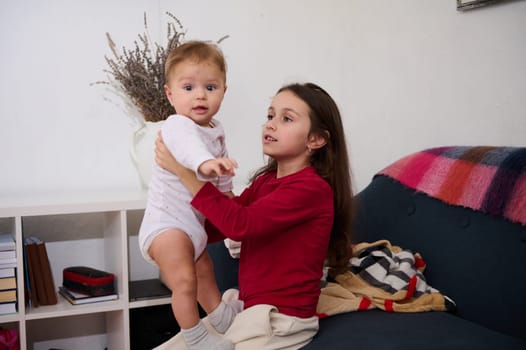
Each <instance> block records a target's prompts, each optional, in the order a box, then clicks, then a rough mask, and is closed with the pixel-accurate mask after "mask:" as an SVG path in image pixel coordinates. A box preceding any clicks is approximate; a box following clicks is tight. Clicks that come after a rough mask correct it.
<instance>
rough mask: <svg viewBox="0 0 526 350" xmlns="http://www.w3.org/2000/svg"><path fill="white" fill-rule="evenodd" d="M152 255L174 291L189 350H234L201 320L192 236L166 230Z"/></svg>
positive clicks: (174, 303)
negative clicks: (214, 334) (209, 331)
mask: <svg viewBox="0 0 526 350" xmlns="http://www.w3.org/2000/svg"><path fill="white" fill-rule="evenodd" d="M149 253H150V256H151V257H152V258H153V259H154V260H155V262H156V263H157V265H158V266H159V269H160V270H161V275H162V278H163V281H164V282H165V283H166V285H167V286H168V288H170V290H171V291H172V311H173V313H174V316H175V319H176V320H177V323H178V324H179V326H180V327H181V333H182V335H183V338H184V339H185V343H186V345H187V346H188V348H189V349H190V350H205V349H211V350H231V349H232V350H233V349H234V345H233V344H232V342H230V341H228V340H224V339H221V338H219V337H217V336H213V335H211V334H210V333H208V331H207V329H206V327H205V326H204V325H203V323H202V322H201V321H200V319H199V311H198V308H197V293H198V292H197V288H198V287H197V283H198V281H197V274H196V265H195V262H194V246H193V244H192V241H191V240H190V238H189V237H188V235H187V234H186V233H184V232H183V231H181V230H177V229H172V230H168V231H165V232H163V233H161V234H160V235H159V236H157V237H156V238H155V239H154V241H153V242H152V245H151V246H150V249H149ZM216 288H217V286H216Z"/></svg>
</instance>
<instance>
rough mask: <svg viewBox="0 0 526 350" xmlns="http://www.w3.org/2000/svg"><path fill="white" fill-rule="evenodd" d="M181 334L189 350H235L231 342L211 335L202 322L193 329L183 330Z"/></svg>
mask: <svg viewBox="0 0 526 350" xmlns="http://www.w3.org/2000/svg"><path fill="white" fill-rule="evenodd" d="M181 333H182V334H183V338H184V342H185V343H186V346H187V347H188V350H234V344H233V343H232V342H231V341H230V340H228V339H223V338H220V337H218V336H216V335H213V334H210V333H209V332H208V330H207V329H206V326H205V325H204V324H203V322H202V321H199V323H197V324H196V325H195V326H193V327H192V328H187V329H182V330H181Z"/></svg>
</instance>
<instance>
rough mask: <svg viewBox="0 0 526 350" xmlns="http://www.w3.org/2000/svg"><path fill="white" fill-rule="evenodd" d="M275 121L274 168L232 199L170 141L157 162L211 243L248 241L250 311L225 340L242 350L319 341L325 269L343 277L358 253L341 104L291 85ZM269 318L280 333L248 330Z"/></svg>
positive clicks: (277, 102)
mask: <svg viewBox="0 0 526 350" xmlns="http://www.w3.org/2000/svg"><path fill="white" fill-rule="evenodd" d="M267 119H268V120H267V122H266V123H265V124H264V126H263V132H262V143H263V152H264V153H265V155H267V156H268V163H267V165H265V166H264V167H262V168H261V169H259V170H258V171H256V173H255V174H254V176H253V177H252V179H251V184H250V186H249V187H248V188H247V189H245V190H244V191H243V193H242V194H241V195H240V196H238V197H234V198H233V199H230V198H228V197H227V196H225V195H224V194H223V193H221V192H219V191H218V190H217V188H215V187H214V186H213V185H212V184H211V183H210V182H202V181H200V180H198V179H197V177H196V175H195V173H194V172H193V171H192V170H190V169H187V168H184V167H183V166H181V165H180V164H179V163H178V162H177V161H176V160H175V159H174V158H173V157H172V156H171V154H170V152H169V151H168V150H167V149H166V147H165V146H164V144H163V143H162V140H160V139H159V140H158V141H157V148H156V161H157V163H158V164H159V165H160V166H161V167H163V168H165V169H167V170H169V171H171V172H173V173H175V174H176V175H177V176H178V177H179V178H180V179H181V181H182V182H183V184H184V185H185V186H186V188H187V189H188V190H189V192H190V193H191V194H192V195H193V196H194V197H193V199H192V201H191V205H192V206H193V207H194V208H195V209H197V210H199V211H200V212H201V213H202V214H203V215H204V216H205V217H206V218H207V225H206V228H207V233H208V236H209V242H212V241H214V240H218V239H222V238H225V237H227V238H230V239H232V240H234V241H239V242H241V255H240V261H239V296H238V298H239V300H241V301H242V302H243V306H244V311H242V312H241V313H240V314H238V315H237V317H236V318H235V319H234V322H233V324H232V325H231V326H230V328H229V329H228V331H227V332H226V333H225V334H224V337H225V338H228V339H230V340H232V341H233V342H234V343H235V344H236V349H244V348H247V349H250V348H252V349H256V348H258V349H259V348H265V349H297V348H300V347H302V346H304V345H306V344H307V343H308V342H310V340H311V339H312V337H313V336H314V335H315V334H316V332H317V330H318V318H317V317H316V315H315V312H316V306H317V303H318V298H319V295H320V279H321V278H322V274H323V266H324V262H326V263H327V265H328V266H329V273H330V274H331V275H332V274H337V273H339V272H341V270H342V269H344V268H345V267H346V266H347V264H348V261H349V259H350V257H351V253H352V248H351V244H350V242H351V240H350V232H351V217H352V215H351V214H352V208H351V206H352V205H351V201H352V185H351V177H350V169H349V160H348V155H347V148H346V142H345V136H344V131H343V126H342V121H341V117H340V113H339V110H338V108H337V106H336V103H335V102H334V100H333V99H332V98H331V97H330V96H329V94H328V93H327V92H325V90H323V89H322V88H320V87H319V86H317V85H315V84H312V83H306V84H291V85H287V86H285V87H283V88H281V89H280V90H279V91H278V92H277V94H276V95H275V96H274V98H273V100H272V102H271V105H270V107H269V109H268V117H267ZM231 170H232V169H228V168H227V167H224V168H223V171H224V172H225V173H228V172H229V171H231ZM226 294H227V293H225V295H226ZM229 295H230V294H229ZM262 314H264V315H268V317H267V319H268V320H267V326H266V327H268V328H267V329H272V332H271V334H269V333H268V332H266V331H264V330H263V329H261V330H257V329H253V326H251V327H247V320H248V322H250V321H253V320H254V319H255V318H258V319H260V316H261V315H262ZM280 327H281V328H280ZM169 342H171V340H170V341H169ZM174 344H175V343H174ZM165 345H166V347H162V349H173V348H174V347H173V346H168V343H165Z"/></svg>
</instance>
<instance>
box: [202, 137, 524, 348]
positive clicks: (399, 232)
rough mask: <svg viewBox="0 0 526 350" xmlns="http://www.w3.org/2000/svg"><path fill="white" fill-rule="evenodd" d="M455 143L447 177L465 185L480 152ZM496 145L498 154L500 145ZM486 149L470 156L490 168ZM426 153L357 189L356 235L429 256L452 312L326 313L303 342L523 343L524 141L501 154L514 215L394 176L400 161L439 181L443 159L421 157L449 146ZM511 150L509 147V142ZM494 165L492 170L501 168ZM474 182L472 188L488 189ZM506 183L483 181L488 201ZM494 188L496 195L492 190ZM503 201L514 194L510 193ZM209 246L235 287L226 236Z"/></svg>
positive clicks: (428, 273)
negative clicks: (509, 159) (509, 160)
mask: <svg viewBox="0 0 526 350" xmlns="http://www.w3.org/2000/svg"><path fill="white" fill-rule="evenodd" d="M462 149H463V150H464V151H465V152H468V153H469V152H471V153H476V151H480V149H478V148H477V149H476V150H475V149H474V148H470V147H464V148H462ZM450 150H451V153H454V152H453V151H455V152H456V154H455V155H454V157H453V158H455V161H454V162H453V163H451V161H450V160H451V159H452V158H447V157H445V159H446V158H447V159H446V161H450V162H449V163H448V166H449V168H448V171H449V172H450V175H451V172H453V170H451V169H453V168H454V166H457V168H456V169H454V172H455V174H454V176H452V177H450V178H449V179H447V181H449V182H447V185H448V186H454V184H455V183H457V185H458V184H459V183H462V184H464V185H465V184H466V182H467V181H468V180H466V179H464V178H463V177H467V176H472V174H473V171H472V170H470V171H467V170H466V168H465V167H464V168H463V169H460V168H462V167H463V166H465V165H466V164H471V163H464V161H466V162H467V161H468V160H469V161H473V159H468V160H466V159H467V158H473V154H468V155H466V156H465V157H464V158H465V159H463V160H462V156H461V153H462V152H460V149H459V148H458V147H455V148H454V149H453V148H450ZM490 150H496V151H495V152H493V153H498V152H497V151H499V150H502V149H501V148H490ZM483 151H484V152H482V153H484V154H485V155H484V156H483V155H482V153H481V152H479V153H480V154H478V156H477V157H475V158H476V159H475V160H474V162H475V163H476V164H475V163H473V164H475V165H476V166H477V167H483V168H484V170H485V171H487V170H488V169H487V167H486V163H485V162H486V161H487V159H485V158H484V157H486V158H487V157H489V156H491V155H492V154H491V152H489V151H488V149H484V150H483ZM426 152H428V153H427V154H424V153H425V152H417V153H415V154H412V155H409V156H407V157H404V158H402V159H400V160H399V161H396V162H395V163H393V164H391V165H390V166H388V167H387V168H386V169H387V171H379V172H378V174H376V175H375V176H374V178H373V179H372V181H371V183H370V184H369V185H368V186H367V187H366V188H365V189H363V190H362V191H360V192H359V193H358V194H357V195H356V197H355V200H356V213H355V214H354V215H355V220H354V222H355V224H354V232H353V239H354V242H374V241H377V240H388V241H389V242H391V243H392V244H395V245H398V246H400V247H404V248H407V249H410V250H412V251H415V252H418V253H420V254H421V256H422V257H423V259H424V260H425V262H426V268H425V271H424V275H425V278H426V280H427V283H429V284H430V285H431V286H433V287H434V288H436V289H437V290H439V291H440V292H441V293H443V294H444V295H447V296H448V297H449V298H451V299H452V300H453V301H454V303H455V304H456V308H455V310H454V311H450V312H445V311H429V312H409V313H408V312H386V311H384V310H381V309H372V310H364V311H356V312H347V313H341V314H337V315H333V316H329V317H325V318H322V319H320V330H319V332H318V334H317V335H316V336H315V337H314V339H313V340H312V342H310V343H309V344H308V345H307V346H305V347H304V349H311V350H313V349H323V350H328V349H403V350H408V349H463V350H464V349H526V265H525V264H526V225H524V224H523V223H521V222H517V220H516V219H517V217H518V215H526V213H525V212H524V206H525V204H526V191H524V189H525V188H526V177H525V176H524V174H525V173H526V161H524V160H525V159H526V149H524V148H522V149H519V148H516V149H512V150H511V153H513V152H515V158H519V159H518V160H517V159H514V162H513V164H512V165H511V166H510V165H509V164H506V163H502V162H503V157H501V158H500V159H497V160H498V162H499V163H498V164H497V166H498V167H500V168H499V169H498V170H499V171H500V170H502V169H503V168H506V169H508V170H509V169H512V170H513V171H515V172H514V173H512V174H511V175H509V174H508V175H506V174H504V175H503V176H505V177H506V181H505V182H506V184H507V185H506V186H507V188H508V192H507V193H509V192H510V191H509V188H510V181H509V179H510V176H515V178H514V181H511V185H514V184H515V185H516V186H515V188H518V189H519V190H521V191H522V192H520V193H515V197H514V200H513V203H512V204H514V205H521V208H520V210H519V213H518V214H517V213H515V217H514V220H510V219H509V217H504V216H502V215H498V214H495V213H487V212H484V210H480V209H477V208H475V209H473V208H469V207H466V206H465V205H456V204H452V203H449V202H447V201H445V200H443V199H440V198H438V197H437V196H433V195H430V194H429V193H426V192H425V191H423V190H421V189H417V188H412V187H411V186H410V185H408V184H409V182H410V181H405V183H404V181H401V180H400V179H401V178H402V177H399V178H396V176H394V175H393V173H397V172H398V174H399V175H400V169H401V166H402V165H403V166H404V167H405V171H406V175H407V174H409V175H408V176H406V178H409V179H413V180H414V177H415V175H414V172H415V171H416V172H418V174H417V175H418V176H420V178H422V177H423V176H427V178H428V180H429V183H430V184H432V185H433V186H435V187H436V181H437V179H436V178H430V176H435V175H434V174H435V173H439V172H440V169H438V170H437V168H436V166H435V168H432V167H431V164H437V162H436V161H435V163H433V162H431V161H429V162H428V163H429V164H427V166H428V168H429V169H428V170H429V173H427V174H426V173H424V170H422V169H423V168H422V163H421V162H420V163H419V162H418V161H416V160H415V159H416V158H415V155H417V156H419V155H422V154H424V156H427V155H429V154H431V155H433V157H435V156H437V155H440V156H441V157H442V156H443V155H444V154H446V153H447V148H440V149H432V150H426ZM488 152H489V153H488ZM506 152H507V153H508V155H509V153H510V149H506ZM517 153H518V156H517ZM446 155H447V154H446ZM520 158H522V160H521V159H520ZM459 159H460V160H461V161H460V160H459ZM428 160H429V159H428ZM428 160H426V161H428ZM457 161H458V163H457ZM506 169H505V170H506ZM384 170H385V169H384ZM442 173H446V171H442ZM490 173H491V174H492V176H493V177H495V176H496V173H497V172H496V171H493V172H490ZM430 174H431V175H430ZM501 175H502V174H501ZM411 176H412V178H411ZM406 180H407V179H406ZM469 181H472V182H473V181H474V180H473V178H470V180H469ZM477 181H481V180H480V179H477ZM520 181H522V187H520V186H519V184H520V183H519V182H520ZM474 184H475V186H472V187H473V188H474V189H475V190H477V189H478V187H484V186H483V185H482V184H479V183H477V182H474ZM506 186H504V187H503V186H500V187H498V186H489V187H488V186H485V188H486V189H487V190H488V193H486V194H485V196H486V197H487V198H493V199H492V200H491V201H488V202H489V203H494V202H495V201H494V198H495V195H497V197H498V195H500V194H502V192H503V191H505V190H506ZM413 187H414V186H413ZM490 187H491V188H490ZM512 187H513V186H512ZM492 191H496V193H493V194H492V193H489V192H492ZM491 195H493V197H492V196H491ZM505 200H507V201H510V200H511V199H510V197H509V196H508V197H507V198H505ZM479 202H480V201H479ZM501 202H502V200H501ZM501 204H502V203H501ZM500 207H501V209H502V207H503V205H501V206H500ZM509 212H510V210H508V211H507V213H509ZM516 212H517V210H516ZM208 251H209V252H210V254H211V256H212V259H213V261H214V264H215V265H214V267H215V273H216V278H217V281H218V284H219V287H220V289H221V290H226V289H228V288H232V287H236V286H237V269H238V262H237V260H236V259H233V258H232V257H231V256H230V255H229V252H228V250H227V249H226V248H225V245H224V244H223V243H222V242H218V243H214V244H210V245H209V246H208Z"/></svg>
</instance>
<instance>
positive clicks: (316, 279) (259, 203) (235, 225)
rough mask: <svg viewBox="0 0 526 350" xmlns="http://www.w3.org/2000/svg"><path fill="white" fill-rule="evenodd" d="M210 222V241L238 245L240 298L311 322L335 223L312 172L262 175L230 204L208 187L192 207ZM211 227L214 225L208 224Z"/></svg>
mask: <svg viewBox="0 0 526 350" xmlns="http://www.w3.org/2000/svg"><path fill="white" fill-rule="evenodd" d="M191 204H192V205H193V206H194V208H196V209H197V210H199V211H200V212H201V213H203V215H204V216H205V217H206V218H207V219H208V221H207V226H206V228H207V232H208V234H209V241H214V240H219V239H221V238H224V237H228V238H231V239H233V240H235V241H240V242H242V244H241V256H240V260H239V290H240V299H241V300H243V301H244V303H245V308H248V307H250V306H253V305H257V304H269V305H274V306H276V307H277V308H278V309H279V311H280V312H281V313H284V314H286V315H290V316H297V317H303V318H305V317H311V316H313V315H314V314H315V312H316V305H317V303H318V298H319V295H320V279H321V277H322V269H323V263H324V261H325V257H326V254H327V248H328V245H329V237H330V233H331V228H332V224H333V220H334V208H333V206H334V204H333V192H332V189H331V187H330V186H329V184H328V183H327V182H326V181H325V180H323V179H322V178H321V177H320V176H319V175H318V174H317V173H316V171H315V170H314V168H312V167H308V168H305V169H303V170H301V171H299V172H297V173H295V174H291V175H288V176H285V177H282V178H279V179H276V173H275V172H272V173H266V174H263V175H261V176H260V177H258V178H257V179H256V181H254V183H253V184H252V185H251V186H250V187H248V188H247V189H246V190H245V191H243V193H242V194H241V195H240V196H239V197H235V198H233V199H232V200H231V199H229V198H228V197H226V196H225V195H224V194H222V193H221V192H219V191H218V190H217V189H216V188H215V187H214V186H213V185H212V184H210V183H207V184H205V186H204V187H203V188H202V189H201V190H200V191H199V192H198V193H197V194H196V195H195V197H194V199H193V200H192V203H191ZM209 223H211V224H212V225H210V224H209Z"/></svg>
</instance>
